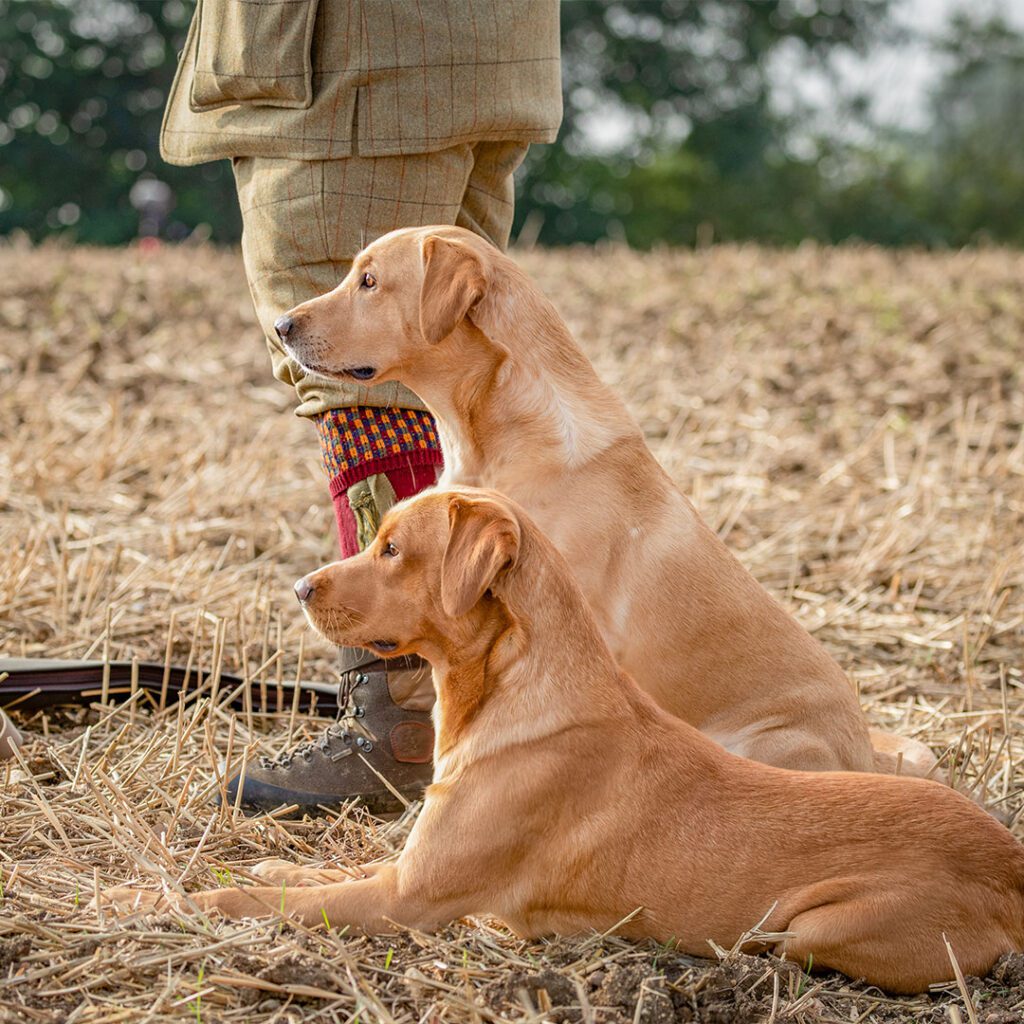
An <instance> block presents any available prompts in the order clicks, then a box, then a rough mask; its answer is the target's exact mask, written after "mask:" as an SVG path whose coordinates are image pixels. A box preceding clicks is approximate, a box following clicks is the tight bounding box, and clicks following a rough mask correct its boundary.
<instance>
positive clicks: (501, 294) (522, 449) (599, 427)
mask: <svg viewBox="0 0 1024 1024" xmlns="http://www.w3.org/2000/svg"><path fill="white" fill-rule="evenodd" d="M502 267H503V268H504V269H503V270H502V272H501V273H499V274H498V275H497V279H496V280H495V281H493V282H492V284H491V287H490V289H489V291H488V294H487V296H486V297H485V298H484V299H483V300H482V301H481V303H480V304H479V306H478V307H477V308H476V309H475V310H474V311H473V313H472V317H471V320H470V319H467V320H466V321H464V322H463V323H462V324H461V325H460V326H459V327H457V328H456V330H455V331H454V332H453V333H452V335H450V336H449V337H448V338H447V339H446V340H445V341H444V342H442V343H441V350H440V351H437V352H431V353H430V354H429V355H428V356H427V358H426V359H425V360H424V364H423V369H422V372H416V371H417V370H419V367H417V368H416V369H415V370H414V371H413V373H412V374H411V376H410V377H409V378H405V379H404V380H403V382H405V383H408V385H409V386H410V387H411V388H412V389H413V390H414V391H415V392H416V393H417V394H418V395H420V396H421V397H422V398H423V400H424V402H426V404H427V405H428V406H429V407H430V410H431V412H433V413H434V415H435V417H436V418H437V421H438V429H439V431H440V435H441V446H442V448H443V450H444V453H445V471H444V474H443V475H442V477H441V481H440V484H441V485H442V486H448V485H452V484H456V483H457V484H469V485H474V486H481V487H493V488H495V489H497V490H502V491H506V492H508V491H509V490H510V488H511V487H513V486H516V484H517V483H518V482H519V478H520V477H521V476H522V474H523V473H524V472H525V473H527V474H528V475H530V476H537V475H538V474H542V473H543V472H544V470H545V468H546V467H548V466H551V467H554V466H557V467H558V469H559V472H562V473H564V472H566V471H567V470H568V471H571V470H572V469H575V468H577V467H579V466H582V465H584V464H586V463H587V462H589V461H590V460H591V459H593V458H594V457H595V456H597V455H599V454H600V453H601V452H602V451H604V450H605V449H607V448H608V447H609V446H610V445H612V444H614V443H615V442H616V441H618V440H620V439H622V438H625V437H632V436H634V435H636V434H637V427H636V426H635V424H634V423H633V421H632V420H631V418H630V416H629V414H628V412H627V411H626V409H625V406H623V405H622V404H621V402H620V401H619V400H618V398H616V397H615V396H614V395H613V394H612V393H611V392H609V390H608V389H607V388H605V387H604V386H603V385H602V384H601V382H600V380H599V379H598V377H597V375H596V373H595V372H594V369H593V367H592V366H591V365H590V362H589V361H588V360H587V358H586V356H585V355H584V354H583V352H582V351H581V350H580V349H579V347H578V346H577V344H576V342H575V341H574V339H573V338H572V335H571V334H570V332H569V329H568V327H566V325H565V324H564V323H563V321H562V320H561V318H560V317H559V316H558V313H557V312H556V311H555V308H554V307H553V306H552V305H551V303H550V302H548V300H547V299H546V298H544V296H542V295H541V294H540V293H539V291H538V290H537V289H536V288H535V287H534V286H533V285H532V284H531V283H530V282H529V280H528V279H527V278H526V277H525V276H524V275H523V274H522V273H521V272H520V271H519V270H518V268H516V267H515V265H514V264H513V263H512V262H511V261H510V260H505V261H503V263H502Z"/></svg>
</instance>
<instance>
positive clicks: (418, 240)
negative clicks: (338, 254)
mask: <svg viewBox="0 0 1024 1024" xmlns="http://www.w3.org/2000/svg"><path fill="white" fill-rule="evenodd" d="M497 255H498V253H497V250H496V249H495V248H494V247H493V246H492V245H490V244H489V243H488V242H485V241H484V240H483V239H481V238H480V237H479V236H477V235H474V234H473V233H472V232H469V231H465V230H463V229H462V228H452V227H428V228H403V229H401V230H398V231H392V232H391V233H390V234H387V235H384V236H383V237H381V238H379V239H377V240H376V241H375V242H373V243H372V244H371V245H369V246H367V247H366V248H365V249H364V250H363V251H362V252H361V253H359V255H358V256H357V257H356V258H355V260H354V261H353V263H352V269H351V270H350V271H349V272H348V274H347V275H346V276H345V279H344V280H343V281H342V282H341V283H340V284H339V285H338V286H337V287H336V288H335V289H334V290H333V291H331V292H328V293H327V294H326V295H321V296H319V297H318V298H316V299H311V300H310V301H309V302H304V303H302V304H301V305H299V306H296V307H295V308H294V309H291V310H289V311H288V312H287V313H285V314H284V316H282V317H280V318H279V319H278V320H277V322H276V324H275V329H276V331H277V334H278V336H279V337H280V339H281V342H282V344H283V345H284V346H285V348H286V350H287V351H288V352H289V353H290V354H291V355H292V356H293V358H295V359H296V360H297V361H298V362H299V363H300V364H301V365H302V366H303V367H304V368H305V369H307V370H310V371H312V372H315V373H318V374H320V375H322V376H327V377H332V378H335V379H348V380H359V381H374V382H380V381H385V380H405V379H408V377H409V375H410V372H412V373H415V369H416V367H417V366H418V364H419V362H420V360H422V359H423V358H424V357H425V356H426V355H427V354H429V353H430V352H431V351H432V350H433V349H434V348H435V346H437V345H439V344H441V343H443V342H444V341H445V339H446V338H448V337H449V336H450V335H451V334H452V333H453V332H455V331H456V330H457V329H458V328H459V327H460V325H462V324H464V323H465V322H466V321H467V320H472V317H473V312H474V309H475V308H476V307H477V305H478V304H479V303H480V301H481V300H482V299H483V298H484V296H485V295H486V293H487V289H488V283H489V277H490V270H491V267H492V265H493V261H494V258H495V257H496V256H497Z"/></svg>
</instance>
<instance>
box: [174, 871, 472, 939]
mask: <svg viewBox="0 0 1024 1024" xmlns="http://www.w3.org/2000/svg"><path fill="white" fill-rule="evenodd" d="M399 882H400V879H399V872H398V867H397V865H394V864H386V865H382V866H381V867H380V869H379V870H377V871H376V872H375V873H374V874H373V875H372V877H370V878H357V879H351V880H349V881H345V882H335V883H332V884H330V885H321V886H297V887H295V888H292V889H289V888H288V886H287V885H282V886H280V887H272V886H262V885H258V886H247V887H245V888H230V889H211V890H209V891H207V892H199V893H193V894H192V895H191V896H190V897H189V899H190V900H191V901H192V902H193V903H194V904H195V905H196V906H198V907H199V908H200V909H201V910H216V911H219V912H220V913H221V914H223V915H224V916H225V917H230V918H240V917H277V916H283V917H290V918H294V919H295V920H297V921H300V922H301V923H302V924H304V925H306V926H307V927H310V928H312V927H316V926H318V925H324V924H326V925H327V926H328V927H330V928H349V929H350V930H352V931H355V932H361V933H363V934H366V935H379V934H382V933H385V932H392V931H394V930H395V928H396V926H397V927H405V928H416V929H420V930H423V931H430V930H432V929H434V928H437V927H439V926H440V925H442V924H446V923H447V922H448V921H450V920H451V919H452V917H454V916H458V914H457V913H453V914H450V911H449V910H448V908H446V907H444V906H442V905H439V904H436V903H432V902H431V901H430V900H429V899H427V898H424V897H423V896H422V895H421V894H417V895H409V894H404V893H402V892H401V891H400V888H401V887H400V884H399ZM449 915H450V916H449Z"/></svg>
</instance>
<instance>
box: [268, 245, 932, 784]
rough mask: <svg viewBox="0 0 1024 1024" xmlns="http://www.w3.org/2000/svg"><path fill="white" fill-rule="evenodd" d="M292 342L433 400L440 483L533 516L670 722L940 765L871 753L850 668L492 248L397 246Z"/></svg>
mask: <svg viewBox="0 0 1024 1024" xmlns="http://www.w3.org/2000/svg"><path fill="white" fill-rule="evenodd" d="M277 330H278V333H279V334H280V336H281V338H282V341H283V342H284V344H285V345H286V346H287V348H288V350H289V351H290V352H291V353H292V354H293V355H294V357H295V358H296V359H297V360H298V361H299V362H300V363H301V364H302V365H303V366H305V367H307V368H308V369H309V370H311V371H314V372H316V373H320V374H324V375H327V376H330V377H338V378H344V377H350V378H351V377H354V378H356V379H359V380H373V381H384V380H398V381H401V383H403V384H406V385H408V386H409V387H410V388H412V390H413V391H415V392H416V393H417V394H418V395H420V396H421V397H422V399H423V400H424V402H426V404H427V405H428V406H429V408H430V410H431V411H432V412H433V413H434V415H435V416H436V417H437V420H438V427H439V430H440V434H441V441H442V447H443V448H444V453H445V470H444V474H443V476H442V478H441V480H440V482H439V486H442V487H445V486H456V485H471V486H483V487H489V488H493V489H494V490H497V491H500V492H501V493H503V494H507V495H509V496H510V497H512V498H514V499H515V500H516V501H518V502H519V503H520V504H521V505H523V507H524V508H525V509H526V510H527V511H528V512H529V513H530V514H531V515H532V516H533V517H534V518H535V519H536V520H537V522H538V523H539V525H540V526H541V528H542V529H543V530H544V532H545V533H546V534H547V535H548V536H549V537H550V538H551V539H552V540H553V541H554V542H555V544H556V546H557V547H558V549H559V550H560V551H561V552H562V554H563V555H564V556H565V557H566V559H567V560H568V562H569V565H570V566H571V567H572V570H573V572H574V573H575V574H576V578H577V579H578V580H579V582H580V583H581V585H582V586H583V591H584V593H585V594H586V596H587V600H588V601H589V602H590V606H591V608H592V609H593V611H594V613H595V615H596V616H597V621H598V624H599V626H600V628H601V631H602V633H603V635H604V638H605V640H606V641H607V643H608V645H609V647H610V648H611V650H612V654H613V655H614V656H615V658H616V660H617V661H618V663H619V664H620V665H621V666H622V667H623V668H624V669H625V670H626V671H627V672H629V673H630V674H631V675H632V676H634V677H635V678H636V680H637V682H638V683H639V684H640V685H641V686H642V687H643V688H644V689H645V690H647V692H648V693H650V694H651V696H653V697H654V699H655V700H656V701H657V702H658V703H659V704H660V705H661V706H662V707H663V708H665V709H666V710H667V711H670V712H671V713H672V714H674V715H676V716H678V717H679V718H682V719H683V720H684V721H687V722H690V723H691V724H692V725H695V726H696V727H697V728H698V729H700V730H701V731H702V732H704V733H705V734H706V735H708V736H710V737H712V738H714V739H715V740H717V741H718V742H719V743H721V744H722V745H723V746H725V747H726V748H727V749H729V750H731V751H733V752H734V753H737V754H741V755H742V756H744V757H749V758H752V759H753V760H756V761H762V762H764V763H765V764H773V765H778V766H780V767H785V768H803V769H812V770H825V769H849V770H860V771H869V770H871V769H872V768H874V769H876V770H879V771H893V770H895V768H896V766H897V764H898V763H899V761H900V759H902V762H903V771H905V772H910V773H914V774H926V773H927V772H928V770H929V769H930V768H931V767H932V766H933V764H934V761H935V759H934V757H933V756H932V755H931V752H930V751H928V749H927V748H926V747H925V746H924V745H923V744H920V743H917V742H916V741H913V740H899V739H898V738H896V737H891V736H888V735H885V734H881V733H879V734H877V735H876V736H875V748H876V749H875V750H874V751H873V750H872V738H871V737H869V733H868V729H867V725H866V722H865V720H864V717H863V714H862V712H861V709H860V706H859V703H858V701H857V697H856V694H855V692H854V690H853V688H852V687H851V686H850V683H849V681H848V680H847V678H846V677H845V675H844V674H843V672H842V670H841V669H840V668H839V666H838V665H837V664H836V663H835V662H834V661H833V660H832V659H831V658H830V657H829V655H828V654H827V653H826V651H825V650H824V648H823V647H822V646H821V645H820V644H819V643H818V642H817V641H816V640H814V639H813V638H812V637H811V636H810V634H809V633H807V631H806V630H804V629H803V628H802V627H801V626H800V625H799V624H798V623H797V622H796V620H795V619H793V618H792V617H791V616H789V615H788V614H787V613H786V612H785V611H784V610H783V608H782V607H781V606H780V605H779V604H778V603H776V602H775V601H774V600H773V599H772V598H771V597H770V596H769V595H768V593H767V592H766V591H765V590H764V589H763V588H762V587H761V586H760V585H759V584H758V583H757V582H756V581H755V580H754V578H753V577H752V576H751V575H750V573H749V572H747V570H746V569H744V568H743V566H741V565H740V563H739V562H738V561H737V560H736V559H735V558H734V557H733V556H732V555H731V554H730V553H729V551H728V550H727V548H726V547H725V545H724V544H723V543H722V542H721V541H720V540H719V539H718V537H717V536H715V534H714V533H713V532H712V531H711V530H710V529H708V527H707V526H706V525H705V524H704V522H703V521H702V520H701V519H700V517H699V515H698V514H697V512H696V510H695V509H694V508H693V506H692V505H691V504H690V502H689V501H688V500H687V499H686V498H685V497H684V496H683V495H682V494H681V493H680V492H679V491H678V490H677V489H676V488H675V486H674V485H673V484H672V482H671V480H670V479H669V478H668V476H667V475H666V474H665V472H664V471H663V470H662V469H661V467H660V466H659V465H658V463H657V461H656V460H655V459H654V457H653V455H651V453H650V451H649V450H648V449H647V447H646V445H645V444H644V440H643V437H642V435H641V432H640V429H639V427H638V426H637V425H636V423H635V422H634V421H633V419H632V418H631V417H630V415H629V413H628V412H627V411H626V409H625V407H624V406H623V404H622V402H621V401H620V400H619V399H618V397H617V396H616V395H615V394H614V393H613V392H612V391H611V390H610V389H609V388H607V387H605V386H604V385H603V384H601V382H600V381H599V380H598V378H597V376H596V374H595V373H594V370H593V367H592V366H591V365H590V363H589V362H588V360H587V358H586V357H585V356H584V354H583V353H582V352H581V351H580V349H579V348H578V346H577V345H576V343H575V341H574V340H573V339H572V336H571V335H570V333H569V330H568V328H567V327H566V326H565V324H564V323H563V322H562V320H561V319H560V318H559V316H558V314H557V312H556V311H555V309H554V307H553V306H552V305H551V303H550V302H549V301H548V300H547V299H546V298H545V297H544V296H543V295H542V294H541V293H540V291H539V290H538V289H537V288H536V287H535V286H534V285H533V284H532V283H531V282H530V281H529V279H528V278H526V276H525V275H524V274H523V273H522V272H521V271H520V270H519V269H518V268H517V267H516V265H515V264H514V263H513V262H512V260H510V259H509V258H508V257H506V256H504V255H502V254H501V253H500V252H498V250H497V249H495V248H494V247H493V246H491V245H490V244H488V243H487V242H485V241H483V240H482V239H480V238H479V237H477V236H476V235H474V234H472V233H470V232H468V231H464V230H461V229H458V228H421V229H406V230H401V231H395V232H392V233H391V234H388V235H385V236H384V237H382V238H380V239H378V240H377V241H376V242H374V243H373V244H372V245H370V246H369V247H368V248H366V249H365V250H364V251H363V252H362V253H361V254H360V255H359V256H358V257H357V258H356V260H355V263H354V264H353V266H352V270H351V271H350V273H349V274H348V275H347V276H346V278H345V280H344V281H342V282H341V284H340V285H338V287H337V288H336V289H335V290H334V291H332V292H330V293H328V294H327V295H324V296H321V297H319V298H317V299H313V300H312V301H310V302H306V303H303V304H302V305H300V306H298V307H296V308H295V309H294V310H292V311H291V312H290V313H288V314H286V315H285V316H284V317H282V318H281V319H280V320H279V321H278V323H277ZM582 656H583V657H586V655H585V654H584V655H582Z"/></svg>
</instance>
